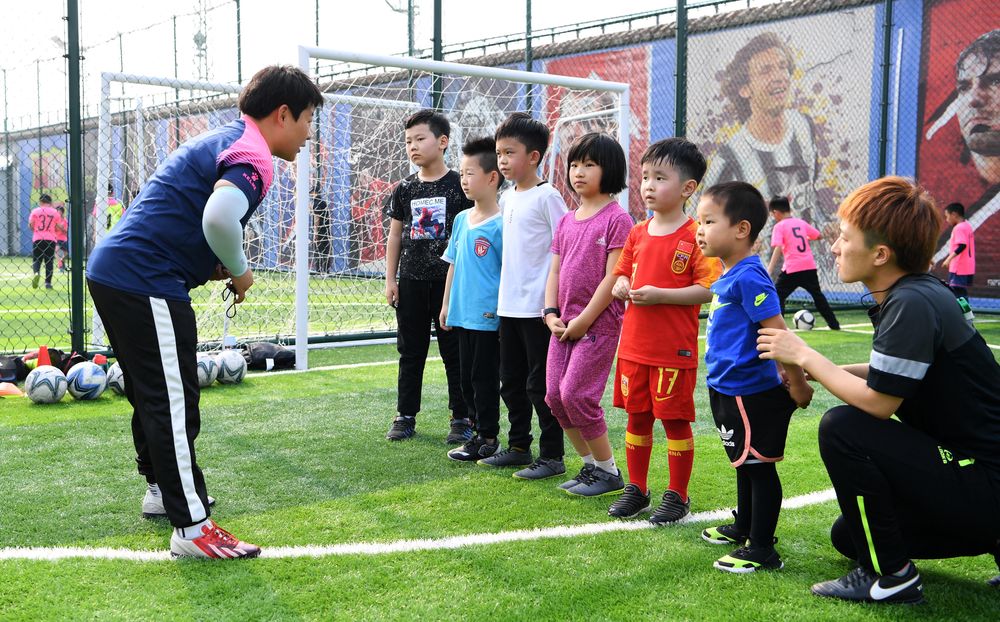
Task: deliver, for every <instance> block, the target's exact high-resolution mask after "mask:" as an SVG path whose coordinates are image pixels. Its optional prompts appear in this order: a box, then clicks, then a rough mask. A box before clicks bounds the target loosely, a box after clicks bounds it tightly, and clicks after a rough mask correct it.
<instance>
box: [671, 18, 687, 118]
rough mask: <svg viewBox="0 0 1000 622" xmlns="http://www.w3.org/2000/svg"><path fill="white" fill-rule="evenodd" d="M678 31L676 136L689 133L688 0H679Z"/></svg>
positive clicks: (675, 39) (675, 35) (676, 34)
mask: <svg viewBox="0 0 1000 622" xmlns="http://www.w3.org/2000/svg"><path fill="white" fill-rule="evenodd" d="M676 30H677V32H676V33H675V34H674V43H675V44H676V46H677V68H676V71H675V73H674V75H675V76H676V77H677V82H676V86H675V91H676V94H675V96H674V136H678V137H683V136H684V135H686V134H687V49H688V42H687V2H686V0H677V29H676Z"/></svg>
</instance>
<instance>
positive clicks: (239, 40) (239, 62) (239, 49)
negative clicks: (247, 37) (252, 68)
mask: <svg viewBox="0 0 1000 622" xmlns="http://www.w3.org/2000/svg"><path fill="white" fill-rule="evenodd" d="M176 19H177V18H174V20H175V21H174V24H175V26H174V28H175V30H174V46H175V48H176V46H177V31H176V23H177V22H176ZM241 22H242V20H241V19H240V0H236V83H237V84H243V26H242V23H241ZM317 28H318V26H317ZM317 45H319V43H317ZM176 58H177V57H176V54H175V55H174V60H175V63H176Z"/></svg>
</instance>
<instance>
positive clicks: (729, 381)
mask: <svg viewBox="0 0 1000 622" xmlns="http://www.w3.org/2000/svg"><path fill="white" fill-rule="evenodd" d="M766 221H767V205H766V204H765V202H764V197H763V196H761V194H760V192H759V191H758V190H757V189H756V188H754V187H753V186H752V185H750V184H748V183H746V182H741V181H734V182H727V183H723V184H717V185H715V186H712V187H711V188H709V189H708V190H706V191H705V192H704V193H703V194H702V196H701V201H700V202H699V203H698V233H697V240H698V246H699V247H701V250H702V253H704V255H705V256H706V257H718V258H719V259H721V260H722V263H723V265H724V266H725V272H723V274H722V277H721V278H719V280H718V281H716V282H715V283H713V284H712V288H711V289H712V294H713V298H712V306H711V308H710V310H709V313H708V330H707V336H706V346H705V365H706V367H707V369H708V378H707V380H708V395H709V401H710V403H711V406H712V416H713V418H714V419H715V425H716V426H717V427H718V431H719V438H720V439H722V445H723V446H724V447H725V449H726V453H727V454H728V455H729V461H730V463H731V464H732V465H733V467H735V468H736V499H737V510H736V522H735V523H733V524H729V525H721V526H719V527H710V528H708V529H706V530H704V531H703V532H702V538H704V539H705V540H706V541H708V542H711V543H712V544H731V545H736V546H737V547H738V548H737V549H736V550H735V551H733V552H732V553H730V554H729V555H724V556H722V557H721V558H719V559H718V560H716V562H715V564H714V565H715V567H716V568H718V569H719V570H724V571H726V572H736V573H748V572H754V571H757V570H777V569H779V568H782V567H783V566H784V564H783V563H782V561H781V557H780V556H779V555H778V552H777V551H775V549H774V544H775V542H776V540H775V538H774V532H775V530H776V528H777V526H778V513H779V512H780V511H781V480H780V479H778V471H777V469H776V468H775V463H777V462H779V461H781V460H782V459H783V458H784V456H783V454H784V451H785V439H786V437H787V435H788V423H789V421H790V420H791V417H792V413H793V412H795V408H796V406H798V407H801V408H805V407H806V406H808V405H809V402H810V400H811V399H812V388H811V387H810V386H809V384H808V383H807V382H806V378H805V374H803V373H802V369H801V368H799V367H794V366H791V365H785V366H784V375H785V377H786V378H787V380H783V378H782V374H781V373H780V372H779V369H778V366H777V365H776V364H775V363H774V361H771V360H764V359H761V358H760V357H759V356H758V352H757V331H758V329H760V328H761V327H764V328H775V329H780V330H786V326H785V321H784V320H783V319H782V317H781V305H780V303H779V301H778V294H777V291H776V290H775V288H774V284H773V283H772V282H771V277H770V275H768V273H767V270H766V269H765V268H764V264H763V262H761V260H760V257H758V256H757V255H756V254H755V253H754V252H753V250H752V248H753V244H754V242H755V241H756V240H757V236H758V235H759V234H760V231H761V229H763V228H764V223H765V222H766Z"/></svg>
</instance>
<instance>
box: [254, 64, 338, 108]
mask: <svg viewBox="0 0 1000 622" xmlns="http://www.w3.org/2000/svg"><path fill="white" fill-rule="evenodd" d="M282 104H287V105H288V109H289V110H290V111H291V113H292V117H293V118H294V119H295V120H296V121H298V119H299V115H300V114H302V111H303V110H305V109H306V108H308V107H310V106H312V107H314V108H319V107H320V106H322V105H323V94H322V93H321V92H320V90H319V87H317V86H316V84H315V83H314V82H313V81H312V80H310V79H309V76H308V75H306V73H305V72H304V71H302V70H301V69H299V68H298V67H293V66H292V65H271V66H269V67H264V68H263V69H261V70H260V71H258V72H257V73H255V74H254V75H253V77H252V78H250V82H249V83H248V84H247V85H246V86H245V87H243V90H242V91H241V92H240V99H239V107H240V112H242V113H243V114H246V115H249V116H251V117H253V118H254V119H263V118H264V117H266V116H267V115H269V114H271V113H272V112H274V111H275V109H277V108H278V107H280V106H281V105H282Z"/></svg>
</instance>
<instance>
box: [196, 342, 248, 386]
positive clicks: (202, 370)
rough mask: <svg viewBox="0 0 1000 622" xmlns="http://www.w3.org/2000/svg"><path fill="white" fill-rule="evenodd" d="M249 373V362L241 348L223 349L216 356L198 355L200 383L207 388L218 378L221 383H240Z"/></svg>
mask: <svg viewBox="0 0 1000 622" xmlns="http://www.w3.org/2000/svg"><path fill="white" fill-rule="evenodd" d="M246 375H247V362H246V359H244V358H243V354H241V353H240V351H239V350H223V351H222V352H220V353H218V354H217V355H215V356H212V355H211V354H199V355H198V385H199V386H200V387H202V388H205V387H207V386H209V385H211V384H212V383H213V382H215V381H216V380H218V381H219V383H220V384H239V383H240V382H243V378H244V377H246Z"/></svg>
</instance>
